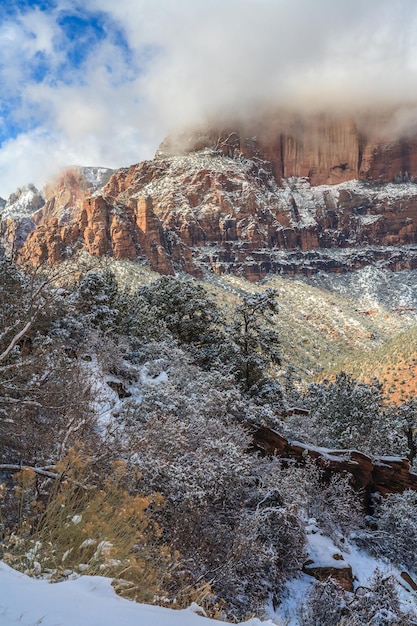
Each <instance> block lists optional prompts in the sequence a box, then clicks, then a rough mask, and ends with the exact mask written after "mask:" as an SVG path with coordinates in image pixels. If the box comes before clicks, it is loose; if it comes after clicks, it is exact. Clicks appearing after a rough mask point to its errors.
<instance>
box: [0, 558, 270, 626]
mask: <svg viewBox="0 0 417 626" xmlns="http://www.w3.org/2000/svg"><path fill="white" fill-rule="evenodd" d="M197 611H198V612H199V613H200V615H198V614H197ZM202 613H203V611H202V609H199V608H198V607H197V606H195V607H191V608H190V609H186V610H182V611H174V610H172V609H165V608H162V607H159V606H150V605H145V604H136V603H135V602H130V601H129V600H123V599H122V598H119V597H118V596H116V593H115V592H114V590H113V588H112V586H111V580H109V579H108V578H101V577H98V576H83V577H82V578H78V579H77V580H70V581H67V582H63V583H59V584H50V583H48V582H47V581H44V580H33V579H31V578H29V577H28V576H25V575H24V574H20V573H19V572H16V571H15V570H13V569H12V568H10V567H8V566H7V565H5V564H4V563H2V562H0V626H34V625H35V624H39V625H42V626H57V625H58V624H59V626H115V625H116V624H120V626H139V625H140V626H215V625H216V624H219V622H217V621H215V620H211V619H207V618H204V617H202V616H201V614H202ZM244 623H245V624H246V626H261V624H264V625H268V624H269V625H271V626H272V624H273V622H271V621H266V622H261V621H260V620H258V619H251V620H249V621H248V622H244ZM242 624H243V623H242Z"/></svg>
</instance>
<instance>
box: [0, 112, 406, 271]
mask: <svg viewBox="0 0 417 626" xmlns="http://www.w3.org/2000/svg"><path fill="white" fill-rule="evenodd" d="M368 122H369V120H368ZM383 127H384V128H385V129H386V128H388V127H389V125H387V123H386V120H385V122H384V124H383ZM375 128H376V124H375V123H374V122H373V123H372V124H371V123H367V120H366V119H362V120H360V121H358V120H355V119H353V118H348V119H342V118H340V119H339V118H335V117H329V116H312V117H310V118H308V119H303V118H301V117H296V116H292V117H287V118H285V116H284V118H280V119H278V120H277V119H276V118H273V117H271V116H269V117H266V118H265V120H264V121H263V122H262V124H259V123H258V124H255V123H254V124H253V125H252V126H250V125H248V124H246V125H244V124H236V125H235V126H233V127H231V129H228V130H210V131H208V132H205V133H198V132H193V133H189V134H187V135H182V136H180V137H175V138H174V137H171V138H168V139H167V140H165V141H164V142H163V144H161V146H160V149H159V150H158V152H157V154H156V157H155V158H154V159H153V160H149V161H144V162H142V163H139V164H137V165H132V166H131V167H129V168H122V169H119V170H116V171H115V172H112V171H111V170H105V169H100V168H95V169H94V168H70V169H68V170H66V171H65V172H64V173H63V174H62V175H61V177H60V178H59V179H58V180H57V181H55V182H54V183H53V184H51V185H49V186H48V187H47V188H46V190H45V191H44V193H43V195H42V201H43V205H42V206H38V207H35V206H34V207H33V211H32V213H31V214H30V216H29V218H26V219H29V220H30V222H27V223H26V225H25V226H24V227H22V224H23V222H22V221H19V218H18V217H15V219H14V222H15V226H14V227H12V223H11V222H10V219H11V218H10V216H8V217H6V215H7V212H6V211H5V206H4V204H3V207H2V206H0V218H2V219H1V236H2V238H3V240H4V239H6V240H10V238H11V237H12V238H14V239H13V241H14V244H13V245H14V250H15V251H16V254H17V255H18V257H19V258H20V259H22V260H26V261H27V260H29V261H31V262H32V263H35V264H38V263H43V262H49V263H55V262H58V261H59V260H60V259H62V258H64V257H65V256H66V255H68V254H71V253H72V252H73V251H74V250H77V249H79V248H84V249H86V250H87V251H88V252H90V253H91V254H94V255H103V254H107V255H112V256H114V257H116V258H126V259H136V258H138V259H142V260H146V261H148V262H149V264H150V266H151V268H152V269H154V270H156V271H158V272H160V273H162V274H172V273H174V272H175V271H178V270H182V271H185V272H188V273H191V274H194V275H197V276H198V275H201V274H202V272H204V271H206V270H207V269H208V270H211V271H213V272H215V273H219V274H220V273H223V272H233V273H238V274H241V275H244V276H245V277H247V278H249V279H250V280H258V279H261V278H262V277H264V276H265V275H266V274H267V273H268V272H271V271H272V272H288V273H293V274H294V273H298V272H306V271H307V272H310V271H311V272H313V271H317V270H318V269H325V270H327V271H346V269H352V268H357V267H362V266H364V265H366V264H368V263H369V262H373V261H374V260H375V259H376V258H378V259H379V260H382V261H383V262H384V263H385V264H386V266H387V267H390V268H391V269H402V268H415V267H417V183H416V182H414V177H417V138H414V137H411V138H409V137H408V138H404V139H399V140H398V139H397V140H395V141H393V140H392V141H391V140H390V138H389V133H388V131H386V130H384V131H381V130H378V132H377V131H376V130H375ZM255 131H256V134H255ZM384 133H385V134H384ZM11 204H13V203H11V201H10V199H9V201H8V205H9V206H11ZM9 213H10V212H9ZM7 220H9V222H8V224H9V225H8V226H7V227H5V226H4V224H5V221H7ZM12 221H13V219H12ZM13 228H14V229H15V231H16V229H17V230H18V229H19V228H20V231H19V235H16V234H13V232H15V231H14V230H13ZM10 233H12V234H10ZM3 245H4V244H3ZM404 246H406V247H407V250H406V252H404V250H403V249H404ZM400 247H402V248H400ZM400 249H401V250H403V251H402V252H400V253H398V251H399V250H400ZM340 250H342V251H343V250H344V251H350V252H351V253H350V254H345V255H344V256H340V255H339V256H337V255H335V254H333V252H332V251H340ZM394 250H395V251H396V253H395V254H393V251H394ZM306 268H307V269H306Z"/></svg>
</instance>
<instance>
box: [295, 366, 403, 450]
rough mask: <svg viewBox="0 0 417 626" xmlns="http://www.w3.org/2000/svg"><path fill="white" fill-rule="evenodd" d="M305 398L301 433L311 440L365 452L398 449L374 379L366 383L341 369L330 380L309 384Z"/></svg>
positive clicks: (393, 429) (334, 446)
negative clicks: (307, 415)
mask: <svg viewBox="0 0 417 626" xmlns="http://www.w3.org/2000/svg"><path fill="white" fill-rule="evenodd" d="M306 400H307V405H308V407H309V409H310V418H309V419H308V420H306V427H305V433H306V435H307V436H308V438H309V439H310V440H312V441H313V442H314V443H316V444H318V445H321V446H326V447H329V448H344V449H349V448H356V449H360V450H361V451H362V452H365V453H368V454H379V455H381V454H395V453H398V452H399V448H398V446H399V438H398V434H397V433H396V430H395V427H394V425H393V423H392V415H391V413H389V415H388V414H386V407H385V406H384V397H383V393H382V385H381V384H380V383H379V382H378V381H377V380H374V381H373V382H372V383H371V384H367V383H364V382H361V381H359V380H356V379H355V378H353V377H352V376H351V375H350V374H346V373H344V372H341V373H340V374H338V375H337V376H336V378H335V380H334V381H331V380H325V381H323V382H322V383H312V384H311V385H309V387H308V393H307V398H306Z"/></svg>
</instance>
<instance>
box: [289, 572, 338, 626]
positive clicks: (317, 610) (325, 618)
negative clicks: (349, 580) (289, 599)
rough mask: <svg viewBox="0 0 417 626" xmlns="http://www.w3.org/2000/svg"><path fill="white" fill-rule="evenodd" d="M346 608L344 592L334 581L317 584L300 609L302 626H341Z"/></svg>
mask: <svg viewBox="0 0 417 626" xmlns="http://www.w3.org/2000/svg"><path fill="white" fill-rule="evenodd" d="M344 606H345V599H344V594H343V590H342V589H341V588H340V587H339V585H337V584H336V583H335V582H334V581H333V580H331V579H329V580H327V581H326V582H324V583H316V584H315V585H314V586H313V587H312V589H311V590H310V592H309V593H308V596H307V598H306V600H305V601H304V602H303V603H302V604H301V605H300V607H299V615H298V620H299V623H300V626H340V624H341V620H342V617H343V614H344Z"/></svg>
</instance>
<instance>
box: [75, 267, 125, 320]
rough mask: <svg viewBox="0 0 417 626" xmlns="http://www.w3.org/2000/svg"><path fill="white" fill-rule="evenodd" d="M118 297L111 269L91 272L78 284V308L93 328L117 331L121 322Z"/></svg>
mask: <svg viewBox="0 0 417 626" xmlns="http://www.w3.org/2000/svg"><path fill="white" fill-rule="evenodd" d="M117 297H118V286H117V281H116V279H115V277H114V275H113V273H112V272H111V271H109V270H105V271H104V272H102V273H98V272H89V273H88V274H87V276H85V277H84V278H83V279H82V281H81V282H80V284H79V286H78V289H77V292H76V303H77V308H78V310H79V311H80V312H81V313H82V314H83V315H84V319H85V321H86V322H87V323H88V324H89V325H91V326H92V327H93V328H100V330H102V331H103V332H104V331H115V330H116V328H117V325H118V322H119V311H118V309H117Z"/></svg>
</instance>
